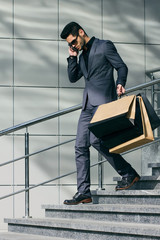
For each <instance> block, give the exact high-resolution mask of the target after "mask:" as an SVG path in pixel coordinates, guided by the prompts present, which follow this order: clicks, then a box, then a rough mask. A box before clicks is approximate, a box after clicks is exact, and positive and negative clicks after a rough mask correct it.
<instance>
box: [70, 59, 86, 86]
mask: <svg viewBox="0 0 160 240" xmlns="http://www.w3.org/2000/svg"><path fill="white" fill-rule="evenodd" d="M67 61H68V77H69V80H70V82H72V83H74V82H77V81H78V80H79V79H80V78H81V77H82V76H83V73H82V71H81V69H80V66H79V64H78V63H77V57H74V56H73V57H69V58H67Z"/></svg>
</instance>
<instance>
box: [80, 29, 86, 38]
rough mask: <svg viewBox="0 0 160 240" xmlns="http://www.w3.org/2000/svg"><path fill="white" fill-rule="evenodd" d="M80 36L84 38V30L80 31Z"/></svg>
mask: <svg viewBox="0 0 160 240" xmlns="http://www.w3.org/2000/svg"><path fill="white" fill-rule="evenodd" d="M79 35H80V36H81V37H84V35H85V33H84V31H83V30H82V29H79Z"/></svg>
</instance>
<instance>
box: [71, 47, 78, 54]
mask: <svg viewBox="0 0 160 240" xmlns="http://www.w3.org/2000/svg"><path fill="white" fill-rule="evenodd" d="M70 48H72V50H73V51H75V52H77V53H78V49H77V48H75V47H72V46H70Z"/></svg>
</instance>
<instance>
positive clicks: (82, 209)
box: [0, 163, 160, 240]
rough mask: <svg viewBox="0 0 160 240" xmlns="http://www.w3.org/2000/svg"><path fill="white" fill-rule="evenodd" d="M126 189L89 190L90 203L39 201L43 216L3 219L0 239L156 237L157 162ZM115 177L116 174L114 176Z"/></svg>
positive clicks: (159, 209) (159, 219) (159, 223)
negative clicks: (39, 217)
mask: <svg viewBox="0 0 160 240" xmlns="http://www.w3.org/2000/svg"><path fill="white" fill-rule="evenodd" d="M149 167H151V168H152V176H148V177H147V176H145V177H142V178H141V180H140V181H139V182H138V183H137V184H136V185H135V186H134V187H133V188H134V189H131V190H127V191H118V192H115V191H112V192H108V191H107V190H95V191H92V196H93V204H84V205H76V206H67V205H42V208H43V209H45V218H43V219H32V218H21V219H5V222H6V223H8V231H9V232H8V233H1V234H0V240H11V239H14V240H41V239H42V240H51V239H52V240H55V239H56V240H68V239H73V240H74V239H81V240H85V239H88V240H95V239H99V240H107V239H109V240H120V239H123V240H133V239H134V240H138V239H145V240H146V239H160V177H159V176H160V164H159V163H151V164H149ZM115 180H118V181H119V178H115Z"/></svg>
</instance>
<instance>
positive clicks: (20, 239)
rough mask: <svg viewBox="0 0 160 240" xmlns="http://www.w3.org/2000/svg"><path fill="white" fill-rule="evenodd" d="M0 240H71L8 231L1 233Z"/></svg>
mask: <svg viewBox="0 0 160 240" xmlns="http://www.w3.org/2000/svg"><path fill="white" fill-rule="evenodd" d="M0 240H69V239H68V238H57V237H47V236H40V235H32V234H24V233H14V232H8V233H0Z"/></svg>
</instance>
